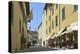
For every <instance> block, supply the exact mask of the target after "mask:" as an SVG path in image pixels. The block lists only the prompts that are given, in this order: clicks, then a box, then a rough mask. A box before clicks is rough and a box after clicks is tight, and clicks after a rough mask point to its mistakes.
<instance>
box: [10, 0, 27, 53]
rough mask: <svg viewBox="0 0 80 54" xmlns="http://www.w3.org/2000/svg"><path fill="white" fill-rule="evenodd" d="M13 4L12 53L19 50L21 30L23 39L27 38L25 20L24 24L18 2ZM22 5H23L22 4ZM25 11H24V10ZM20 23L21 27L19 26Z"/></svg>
mask: <svg viewBox="0 0 80 54" xmlns="http://www.w3.org/2000/svg"><path fill="white" fill-rule="evenodd" d="M12 4H13V24H11V46H12V52H13V51H15V49H16V48H17V49H18V50H20V48H21V36H22V28H24V37H25V38H27V24H26V23H27V19H26V23H25V22H24V20H23V19H24V18H23V13H22V11H21V8H20V5H19V2H16V1H14V2H12ZM23 4H24V3H23ZM25 10H26V9H25ZM20 22H21V26H20Z"/></svg>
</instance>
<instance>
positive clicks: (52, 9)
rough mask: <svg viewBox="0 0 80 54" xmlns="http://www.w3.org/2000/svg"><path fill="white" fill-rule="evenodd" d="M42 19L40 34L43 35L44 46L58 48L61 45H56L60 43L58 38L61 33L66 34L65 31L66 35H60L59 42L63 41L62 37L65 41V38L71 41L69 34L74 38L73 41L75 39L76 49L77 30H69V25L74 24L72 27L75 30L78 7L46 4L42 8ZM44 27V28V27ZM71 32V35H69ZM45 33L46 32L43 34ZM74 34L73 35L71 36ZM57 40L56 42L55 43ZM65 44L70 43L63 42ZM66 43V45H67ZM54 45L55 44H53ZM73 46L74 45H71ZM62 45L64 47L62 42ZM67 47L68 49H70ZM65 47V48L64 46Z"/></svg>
mask: <svg viewBox="0 0 80 54" xmlns="http://www.w3.org/2000/svg"><path fill="white" fill-rule="evenodd" d="M43 17H44V19H43V18H42V24H43V26H42V30H43V31H42V33H44V34H45V35H43V36H45V40H44V39H43V40H44V41H45V43H46V44H44V43H43V44H44V45H46V46H48V47H53V46H54V47H56V46H57V45H58V46H59V47H60V46H61V45H60V44H61V43H60V42H59V43H57V42H58V41H60V40H59V39H57V38H58V36H60V35H61V33H63V32H64V34H65V33H66V32H65V31H67V34H66V35H61V36H60V39H61V41H63V39H64V38H63V37H62V36H64V37H65V39H67V37H66V36H69V37H68V38H69V39H71V40H72V39H73V38H70V37H71V36H70V35H69V34H71V35H72V36H75V38H74V39H76V48H77V39H78V38H77V36H78V35H77V33H78V32H77V31H78V29H71V28H70V27H71V25H72V24H75V26H72V27H76V28H77V26H78V25H77V24H78V23H77V21H78V6H77V5H69V4H49V3H47V4H46V5H45V7H44V13H43ZM44 25H45V26H44ZM69 30H70V31H71V30H74V31H76V32H74V31H71V32H72V33H70V31H69ZM45 31H46V32H45ZM73 33H75V34H76V35H75V34H73ZM57 40H58V41H57ZM64 42H65V44H68V45H69V43H71V42H70V41H65V40H64ZM67 42H68V43H67ZM54 43H56V44H54ZM72 44H74V43H72ZM62 45H63V47H64V43H63V42H62ZM70 46H72V45H70ZM70 46H68V47H70ZM65 47H67V46H65Z"/></svg>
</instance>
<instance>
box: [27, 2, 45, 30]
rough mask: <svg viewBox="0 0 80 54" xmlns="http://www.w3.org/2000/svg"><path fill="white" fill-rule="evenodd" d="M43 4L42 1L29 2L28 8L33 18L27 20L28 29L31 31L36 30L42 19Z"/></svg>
mask: <svg viewBox="0 0 80 54" xmlns="http://www.w3.org/2000/svg"><path fill="white" fill-rule="evenodd" d="M44 6H45V4H44V3H34V2H31V3H30V10H32V14H33V19H32V20H31V21H30V22H28V29H29V30H31V31H35V30H37V28H38V26H39V25H40V23H41V20H42V14H43V9H44Z"/></svg>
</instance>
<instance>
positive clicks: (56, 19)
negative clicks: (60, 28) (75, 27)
mask: <svg viewBox="0 0 80 54" xmlns="http://www.w3.org/2000/svg"><path fill="white" fill-rule="evenodd" d="M55 21H56V26H57V25H58V18H57V16H56V20H55Z"/></svg>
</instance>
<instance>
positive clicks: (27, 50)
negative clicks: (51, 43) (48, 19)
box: [18, 47, 57, 52]
mask: <svg viewBox="0 0 80 54" xmlns="http://www.w3.org/2000/svg"><path fill="white" fill-rule="evenodd" d="M51 50H57V49H52V48H45V47H36V48H34V47H31V48H26V49H24V50H20V51H18V52H36V51H51Z"/></svg>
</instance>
